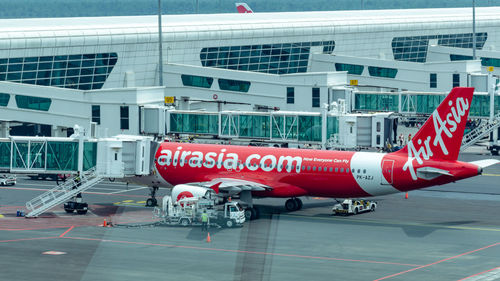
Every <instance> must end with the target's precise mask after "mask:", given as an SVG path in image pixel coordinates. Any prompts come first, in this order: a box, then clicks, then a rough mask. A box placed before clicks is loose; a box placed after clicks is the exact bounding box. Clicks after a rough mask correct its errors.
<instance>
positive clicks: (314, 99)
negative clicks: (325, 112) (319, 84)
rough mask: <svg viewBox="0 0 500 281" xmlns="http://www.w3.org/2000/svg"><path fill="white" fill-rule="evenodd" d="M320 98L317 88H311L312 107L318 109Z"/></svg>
mask: <svg viewBox="0 0 500 281" xmlns="http://www.w3.org/2000/svg"><path fill="white" fill-rule="evenodd" d="M319 104H320V96H319V88H312V107H319Z"/></svg>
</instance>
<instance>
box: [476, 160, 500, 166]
mask: <svg viewBox="0 0 500 281" xmlns="http://www.w3.org/2000/svg"><path fill="white" fill-rule="evenodd" d="M469 163H471V164H474V165H476V166H479V167H481V168H486V167H489V166H491V165H495V164H497V163H500V161H498V160H496V159H484V160H478V161H472V162H469Z"/></svg>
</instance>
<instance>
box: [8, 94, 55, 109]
mask: <svg viewBox="0 0 500 281" xmlns="http://www.w3.org/2000/svg"><path fill="white" fill-rule="evenodd" d="M51 103H52V100H51V99H49V98H40V97H30V96H21V95H16V104H17V107H19V108H25V109H33V110H41V111H48V110H49V108H50V104H51Z"/></svg>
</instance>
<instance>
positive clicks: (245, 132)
mask: <svg viewBox="0 0 500 281" xmlns="http://www.w3.org/2000/svg"><path fill="white" fill-rule="evenodd" d="M239 120H240V124H239V126H240V136H242V137H253V138H264V137H269V134H270V132H269V116H255V115H240V118H239Z"/></svg>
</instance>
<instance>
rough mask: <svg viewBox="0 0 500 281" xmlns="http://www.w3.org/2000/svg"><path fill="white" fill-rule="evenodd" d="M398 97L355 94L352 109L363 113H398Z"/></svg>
mask: <svg viewBox="0 0 500 281" xmlns="http://www.w3.org/2000/svg"><path fill="white" fill-rule="evenodd" d="M398 103H399V96H398V95H377V94H356V95H355V96H354V108H355V109H356V110H363V111H372V110H373V111H394V112H397V111H398Z"/></svg>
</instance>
